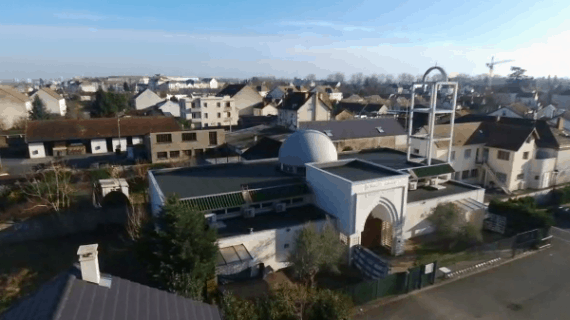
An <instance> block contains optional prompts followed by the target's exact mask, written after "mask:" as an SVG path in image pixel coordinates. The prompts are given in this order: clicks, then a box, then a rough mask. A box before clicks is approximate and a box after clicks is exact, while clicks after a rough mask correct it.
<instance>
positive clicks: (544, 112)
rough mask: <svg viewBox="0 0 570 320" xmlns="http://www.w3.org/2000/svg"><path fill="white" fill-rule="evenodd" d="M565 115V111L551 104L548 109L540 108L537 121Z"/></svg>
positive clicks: (537, 112)
mask: <svg viewBox="0 0 570 320" xmlns="http://www.w3.org/2000/svg"><path fill="white" fill-rule="evenodd" d="M562 113H564V110H563V109H562V110H560V109H558V108H556V106H554V105H552V104H549V105H547V106H546V107H542V108H539V109H538V110H537V111H536V118H537V119H552V118H554V117H556V116H558V115H560V114H562Z"/></svg>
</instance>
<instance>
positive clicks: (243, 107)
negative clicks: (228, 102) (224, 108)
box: [232, 86, 263, 116]
mask: <svg viewBox="0 0 570 320" xmlns="http://www.w3.org/2000/svg"><path fill="white" fill-rule="evenodd" d="M232 98H233V99H234V100H235V105H236V109H237V110H238V113H239V115H240V116H243V115H253V106H255V105H256V104H258V103H260V102H262V101H263V97H261V95H260V94H259V93H258V92H257V91H256V90H255V89H253V88H252V87H250V86H245V87H243V89H241V90H240V91H239V92H238V93H236V94H235V95H234V96H233V97H232Z"/></svg>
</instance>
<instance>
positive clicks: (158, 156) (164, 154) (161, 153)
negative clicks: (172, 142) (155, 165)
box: [156, 152, 168, 159]
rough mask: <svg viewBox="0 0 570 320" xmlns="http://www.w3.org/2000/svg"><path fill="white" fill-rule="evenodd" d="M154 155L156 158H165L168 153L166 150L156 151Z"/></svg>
mask: <svg viewBox="0 0 570 320" xmlns="http://www.w3.org/2000/svg"><path fill="white" fill-rule="evenodd" d="M156 157H157V158H158V159H166V158H168V153H166V152H157V153H156Z"/></svg>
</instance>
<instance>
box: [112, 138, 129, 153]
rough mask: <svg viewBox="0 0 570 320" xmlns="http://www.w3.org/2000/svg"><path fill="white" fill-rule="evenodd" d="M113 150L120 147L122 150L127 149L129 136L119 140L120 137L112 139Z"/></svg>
mask: <svg viewBox="0 0 570 320" xmlns="http://www.w3.org/2000/svg"><path fill="white" fill-rule="evenodd" d="M111 143H112V145H113V151H115V150H117V148H120V150H121V151H127V138H121V139H120V142H119V138H113V139H112V142H111Z"/></svg>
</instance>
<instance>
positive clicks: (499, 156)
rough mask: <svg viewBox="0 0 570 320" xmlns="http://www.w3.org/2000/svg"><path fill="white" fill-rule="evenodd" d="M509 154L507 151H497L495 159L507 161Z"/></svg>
mask: <svg viewBox="0 0 570 320" xmlns="http://www.w3.org/2000/svg"><path fill="white" fill-rule="evenodd" d="M510 154H511V153H510V152H508V151H501V150H499V152H497V159H501V160H506V161H509V158H510Z"/></svg>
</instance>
